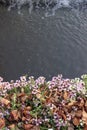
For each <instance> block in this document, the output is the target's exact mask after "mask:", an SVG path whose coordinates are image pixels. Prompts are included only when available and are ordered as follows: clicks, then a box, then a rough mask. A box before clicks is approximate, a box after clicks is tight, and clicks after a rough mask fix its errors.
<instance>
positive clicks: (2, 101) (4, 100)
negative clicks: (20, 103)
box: [0, 98, 10, 106]
mask: <svg viewBox="0 0 87 130" xmlns="http://www.w3.org/2000/svg"><path fill="white" fill-rule="evenodd" d="M0 102H1V103H2V104H4V105H6V106H8V105H10V101H9V100H7V99H5V98H1V99H0Z"/></svg>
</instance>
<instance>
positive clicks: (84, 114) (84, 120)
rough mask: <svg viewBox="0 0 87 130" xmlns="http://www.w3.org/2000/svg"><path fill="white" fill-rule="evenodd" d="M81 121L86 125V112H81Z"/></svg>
mask: <svg viewBox="0 0 87 130" xmlns="http://www.w3.org/2000/svg"><path fill="white" fill-rule="evenodd" d="M82 120H83V122H84V123H85V124H87V112H86V111H85V110H83V112H82Z"/></svg>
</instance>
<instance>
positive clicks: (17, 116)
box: [10, 110, 20, 121]
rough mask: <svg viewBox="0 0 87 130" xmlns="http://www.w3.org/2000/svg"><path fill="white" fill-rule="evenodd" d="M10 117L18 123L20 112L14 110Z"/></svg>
mask: <svg viewBox="0 0 87 130" xmlns="http://www.w3.org/2000/svg"><path fill="white" fill-rule="evenodd" d="M10 115H11V119H12V120H15V121H18V119H19V117H20V115H19V112H18V110H12V111H11V113H10Z"/></svg>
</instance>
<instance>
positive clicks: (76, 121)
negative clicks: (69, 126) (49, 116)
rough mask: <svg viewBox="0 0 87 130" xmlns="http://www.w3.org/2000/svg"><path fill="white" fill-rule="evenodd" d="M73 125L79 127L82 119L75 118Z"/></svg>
mask: <svg viewBox="0 0 87 130" xmlns="http://www.w3.org/2000/svg"><path fill="white" fill-rule="evenodd" d="M73 124H74V125H75V126H78V125H79V124H80V119H78V118H76V117H74V118H73Z"/></svg>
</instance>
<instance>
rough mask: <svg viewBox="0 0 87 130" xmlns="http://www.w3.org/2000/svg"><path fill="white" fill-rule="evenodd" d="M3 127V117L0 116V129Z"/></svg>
mask: <svg viewBox="0 0 87 130" xmlns="http://www.w3.org/2000/svg"><path fill="white" fill-rule="evenodd" d="M3 127H5V120H4V119H3V118H0V129H2V128H3Z"/></svg>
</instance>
